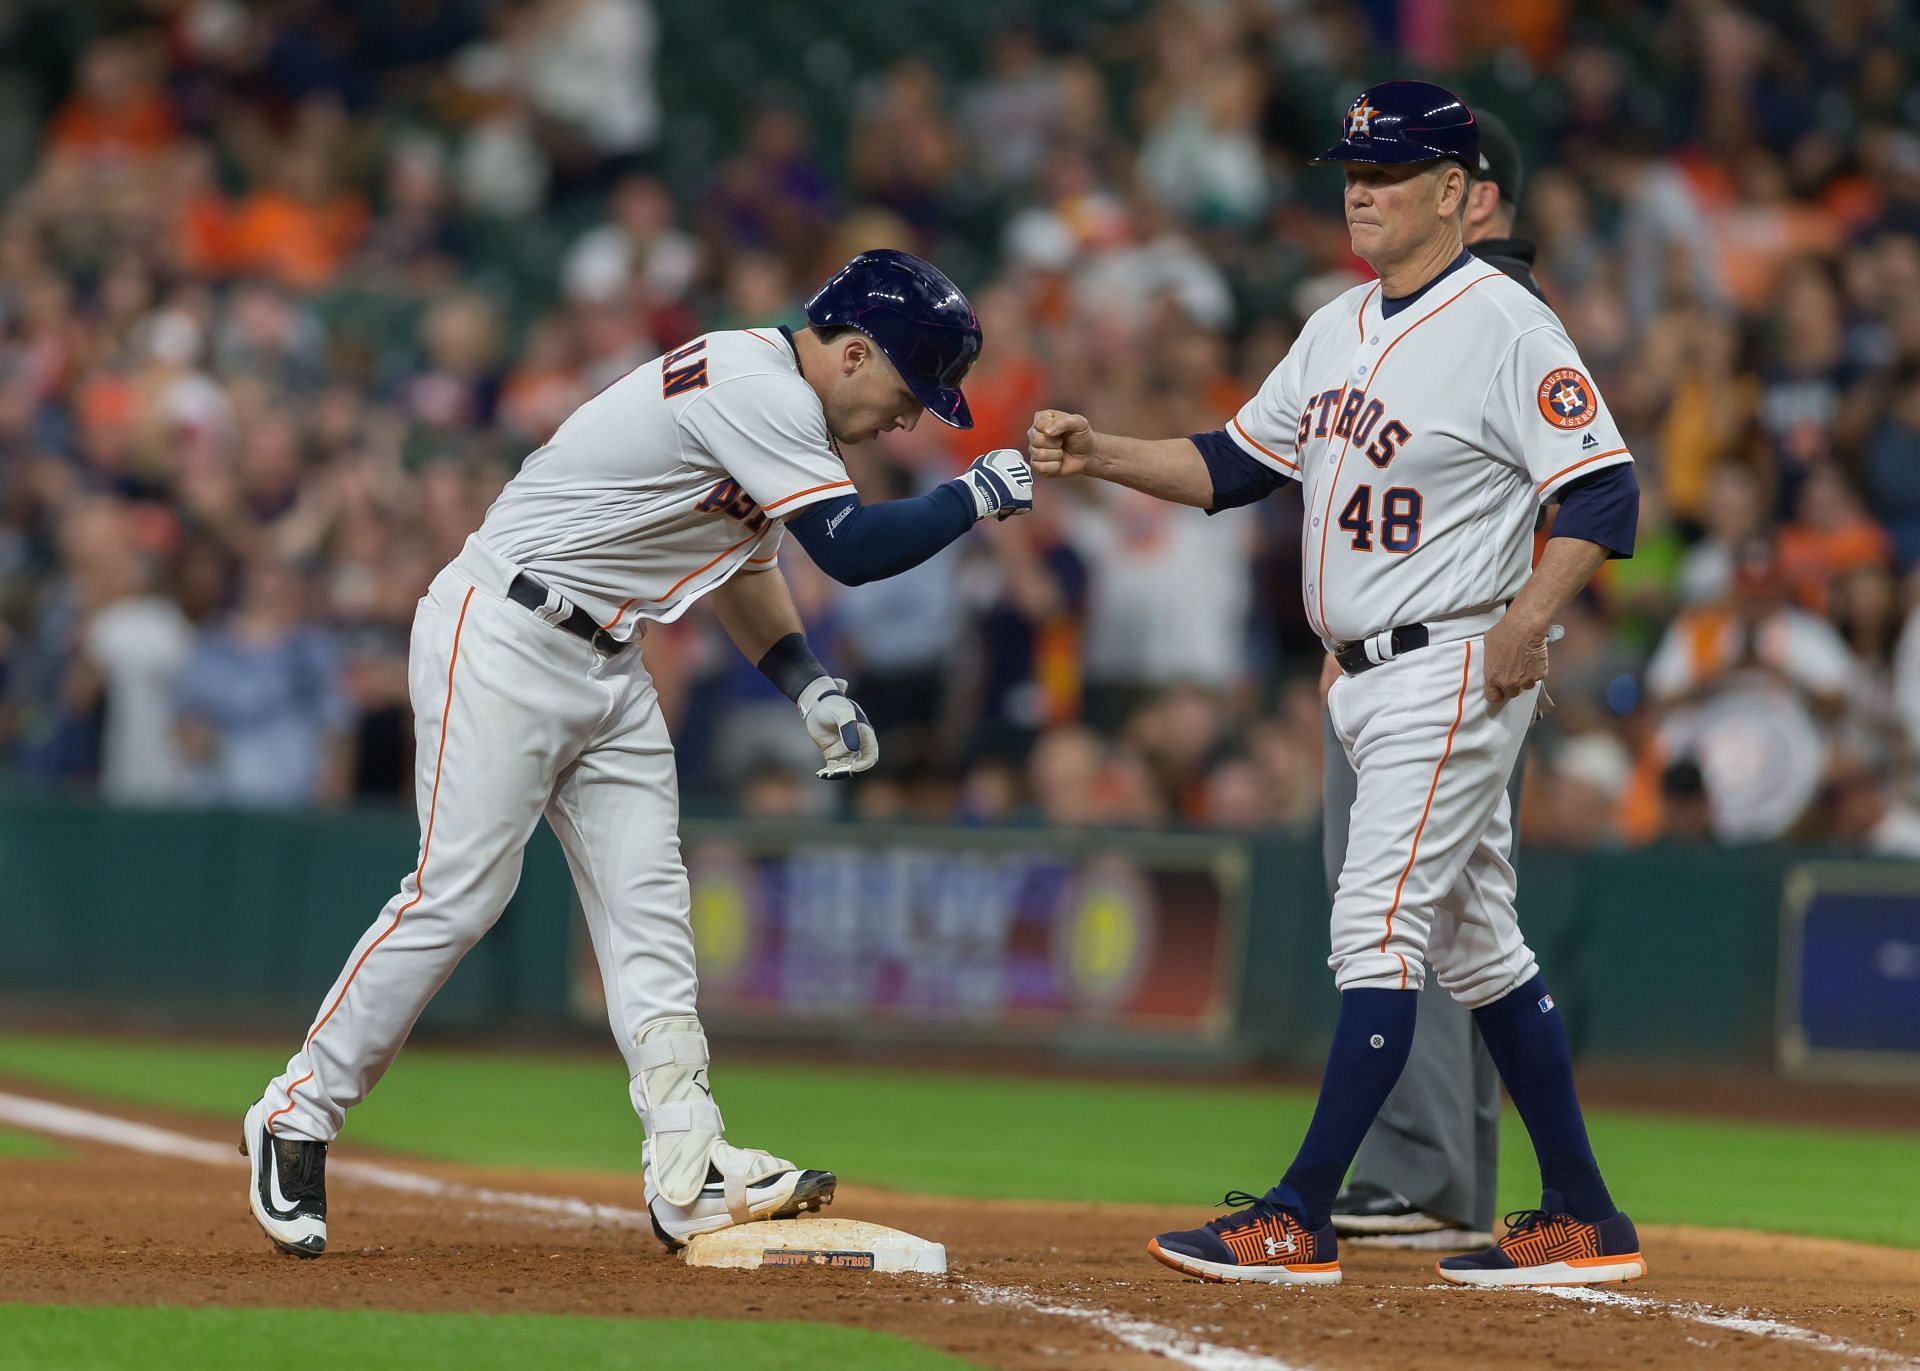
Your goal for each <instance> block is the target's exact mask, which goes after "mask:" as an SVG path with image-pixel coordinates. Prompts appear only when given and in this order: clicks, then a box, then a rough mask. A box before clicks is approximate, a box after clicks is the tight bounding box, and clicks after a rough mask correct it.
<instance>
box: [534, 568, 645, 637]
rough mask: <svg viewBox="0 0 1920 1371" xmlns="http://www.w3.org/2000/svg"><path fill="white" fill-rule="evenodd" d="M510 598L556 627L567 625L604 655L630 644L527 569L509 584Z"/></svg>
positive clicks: (566, 626)
mask: <svg viewBox="0 0 1920 1371" xmlns="http://www.w3.org/2000/svg"><path fill="white" fill-rule="evenodd" d="M507 598H508V599H509V600H511V601H513V602H514V603H515V604H516V605H525V606H526V607H527V608H528V609H530V610H532V611H533V612H534V614H535V615H537V616H538V617H540V618H542V619H545V620H546V621H547V622H548V623H550V624H552V625H553V626H554V627H555V628H564V629H565V630H566V631H567V632H569V633H571V634H572V635H573V636H574V637H576V638H579V639H582V640H583V641H585V642H588V643H591V644H592V645H593V650H594V651H595V652H598V653H599V654H600V655H601V656H603V657H611V656H613V655H614V654H615V653H616V652H618V651H620V650H621V649H622V648H624V647H626V646H627V645H626V644H625V643H623V642H621V641H620V640H619V639H618V638H616V637H614V636H613V635H612V634H611V633H609V632H607V631H606V630H605V629H604V628H602V627H600V625H598V624H596V623H595V622H594V621H593V616H592V615H591V614H589V613H587V611H586V610H584V609H582V608H580V606H579V605H576V604H574V603H573V601H571V600H569V599H568V598H567V597H566V596H564V595H562V594H561V593H560V592H559V591H557V590H555V589H553V588H552V587H551V586H548V585H547V584H546V583H545V582H543V581H541V580H540V579H538V578H537V577H534V576H529V575H528V574H527V573H526V572H524V571H523V572H521V573H519V575H517V576H515V577H514V578H513V584H512V585H510V586H508V587H507Z"/></svg>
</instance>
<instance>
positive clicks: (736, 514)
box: [476, 329, 853, 641]
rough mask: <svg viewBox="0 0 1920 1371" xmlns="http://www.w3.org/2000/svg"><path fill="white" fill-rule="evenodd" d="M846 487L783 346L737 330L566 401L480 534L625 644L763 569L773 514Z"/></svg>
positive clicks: (771, 337)
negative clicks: (578, 402)
mask: <svg viewBox="0 0 1920 1371" xmlns="http://www.w3.org/2000/svg"><path fill="white" fill-rule="evenodd" d="M720 454H725V455H724V458H723V457H722V456H721V455H720ZM852 490H853V480H852V478H851V477H849V476H848V475H847V469H846V466H845V464H844V463H842V461H841V460H840V453H839V449H838V448H837V447H836V446H835V445H834V442H833V438H832V436H831V435H830V434H829V433H828V432H827V420H826V414H825V412H824V411H823V410H822V409H821V407H820V402H819V400H818V399H817V398H816V397H815V395H814V393H813V390H812V388H811V387H810V386H809V385H808V384H807V382H806V381H805V379H804V378H802V376H801V375H800V370H799V367H798V365H797V363H796V361H795V358H794V351H793V344H792V342H791V341H790V340H789V339H788V338H787V337H786V335H785V334H784V333H782V332H780V331H778V330H774V329H733V330H728V331H723V332H719V333H709V334H707V335H705V336H704V337H700V338H696V339H694V340H693V341H692V342H690V343H688V344H686V345H685V346H684V347H680V348H677V349H675V350H674V351H672V352H669V353H668V354H666V355H665V356H664V357H660V358H658V359H656V360H654V361H651V362H648V363H647V364H646V365H645V366H641V367H637V368H635V369H634V370H633V371H630V372H628V373H627V374H626V375H625V376H623V377H621V378H620V379H619V380H617V381H615V382H614V383H613V384H612V385H610V386H608V387H607V388H606V389H605V390H603V391H601V392H600V394H599V395H597V396H595V397H594V398H593V399H591V400H589V401H587V402H586V403H585V404H584V405H582V406H580V408H579V409H577V410H575V411H574V412H573V414H572V415H570V416H569V417H568V418H567V420H566V422H565V423H563V424H561V425H560V427H559V428H558V429H557V430H556V431H555V432H554V435H553V437H551V438H549V439H548V440H547V442H546V444H545V446H543V447H541V448H540V450H539V451H537V452H535V453H534V454H533V455H532V456H531V457H529V458H528V459H527V461H526V465H525V466H523V467H522V468H521V470H520V474H519V475H518V476H516V477H514V479H513V480H512V481H510V482H509V483H508V484H507V487H506V489H505V490H503V491H502V492H501V493H500V497H499V499H497V500H496V501H494V504H493V507H492V508H491V509H489V510H488V511H487V517H486V520H485V522H483V523H482V524H481V526H480V531H479V533H478V534H477V535H476V536H477V537H478V538H479V539H480V541H482V542H483V543H485V544H486V545H487V546H488V547H489V548H491V549H492V550H493V551H494V552H496V553H498V554H499V555H500V556H502V557H504V558H506V559H507V560H508V561H510V562H513V563H515V564H516V565H518V566H521V567H523V568H525V569H526V570H527V571H529V572H531V573H533V574H534V575H535V576H537V577H539V578H540V579H541V580H542V581H544V582H546V584H547V585H549V586H551V587H553V588H554V589H555V590H557V591H559V592H560V593H561V594H562V595H565V596H566V597H567V598H569V599H570V600H572V601H574V602H575V603H576V604H578V605H580V606H581V607H583V608H584V609H586V610H587V612H588V613H590V614H592V615H593V617H594V622H595V623H598V624H600V625H602V626H603V627H604V628H606V630H607V631H608V632H609V633H611V634H612V635H613V636H614V637H615V638H618V639H621V640H622V641H626V640H629V639H631V638H632V636H633V634H634V632H635V629H636V626H637V625H638V624H639V623H640V622H641V621H642V620H646V619H652V620H655V621H658V622H668V621H671V620H673V619H677V618H679V617H680V615H681V614H683V613H684V612H685V611H686V609H687V607H688V606H689V605H691V604H692V603H693V602H694V601H695V600H697V599H699V598H700V596H702V595H704V594H705V593H706V592H707V591H709V590H711V589H713V588H714V587H715V586H717V585H720V584H721V583H722V582H724V581H725V580H726V579H727V578H728V577H729V576H732V575H733V574H734V572H735V571H738V570H740V569H742V568H743V566H745V567H747V568H748V569H751V567H754V566H767V565H771V564H772V562H773V560H774V558H775V556H776V555H777V551H778V548H779V546H780V536H781V523H780V521H781V520H783V519H785V518H786V517H787V516H789V515H791V514H795V513H798V512H799V511H800V510H802V509H805V508H806V507H807V506H808V505H810V504H814V503H816V502H818V501H820V500H828V499H833V498H835V497H838V496H843V495H846V494H848V493H850V492H851V491H852ZM749 564H750V565H749Z"/></svg>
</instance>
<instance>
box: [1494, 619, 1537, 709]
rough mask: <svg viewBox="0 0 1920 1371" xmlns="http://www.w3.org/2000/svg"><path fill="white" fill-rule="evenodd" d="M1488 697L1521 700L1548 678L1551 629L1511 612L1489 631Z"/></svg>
mask: <svg viewBox="0 0 1920 1371" xmlns="http://www.w3.org/2000/svg"><path fill="white" fill-rule="evenodd" d="M1486 651H1487V664H1486V671H1485V673H1484V674H1485V676H1486V682H1487V690H1486V694H1487V699H1488V701H1489V702H1491V703H1493V704H1500V703H1502V702H1503V701H1506V700H1512V699H1517V698H1519V697H1520V696H1521V695H1523V694H1525V693H1526V692H1527V691H1529V690H1532V689H1533V688H1534V687H1535V686H1537V685H1539V684H1540V682H1542V681H1544V680H1546V679H1547V630H1546V629H1543V628H1542V629H1535V628H1533V627H1531V626H1529V625H1527V624H1524V623H1522V622H1520V620H1519V619H1518V617H1516V616H1515V615H1511V614H1509V615H1508V616H1507V617H1506V618H1504V619H1502V620H1501V621H1500V622H1499V623H1497V624H1495V625H1494V626H1493V627H1492V628H1490V629H1488V630H1487V642H1486Z"/></svg>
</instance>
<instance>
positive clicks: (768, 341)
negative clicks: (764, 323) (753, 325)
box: [740, 328, 786, 353]
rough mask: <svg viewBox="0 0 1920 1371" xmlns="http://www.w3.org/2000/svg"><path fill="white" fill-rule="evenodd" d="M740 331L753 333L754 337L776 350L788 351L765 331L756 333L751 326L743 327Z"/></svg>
mask: <svg viewBox="0 0 1920 1371" xmlns="http://www.w3.org/2000/svg"><path fill="white" fill-rule="evenodd" d="M740 331H741V332H742V333H747V334H752V336H753V337H755V338H758V339H759V340H760V341H761V342H763V343H765V344H766V345H767V346H768V347H770V348H772V349H773V350H774V351H775V352H780V353H784V352H785V351H786V349H785V348H783V347H781V346H780V345H779V344H778V343H776V342H774V341H773V339H771V338H769V337H767V336H766V335H765V334H764V333H755V332H754V331H753V330H752V329H750V328H743V329H741V330H740Z"/></svg>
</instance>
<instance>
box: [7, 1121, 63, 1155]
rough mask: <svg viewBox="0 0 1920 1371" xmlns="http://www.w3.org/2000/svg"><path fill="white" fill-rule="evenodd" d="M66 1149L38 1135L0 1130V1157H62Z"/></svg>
mask: <svg viewBox="0 0 1920 1371" xmlns="http://www.w3.org/2000/svg"><path fill="white" fill-rule="evenodd" d="M65 1155H66V1149H65V1148H64V1147H61V1146H59V1145H58V1144H57V1143H54V1142H50V1141H49V1140H48V1139H46V1138H43V1137H41V1136H40V1135H39V1134H38V1133H16V1132H15V1131H14V1130H13V1129H11V1128H0V1157H62V1156H65Z"/></svg>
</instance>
